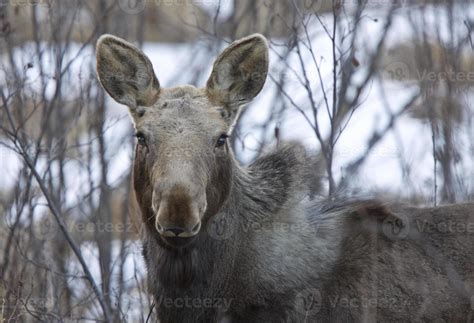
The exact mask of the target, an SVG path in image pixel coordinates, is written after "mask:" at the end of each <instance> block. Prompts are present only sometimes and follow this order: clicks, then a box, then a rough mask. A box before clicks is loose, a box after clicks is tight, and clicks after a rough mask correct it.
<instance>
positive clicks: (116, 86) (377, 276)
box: [97, 35, 474, 323]
mask: <svg viewBox="0 0 474 323" xmlns="http://www.w3.org/2000/svg"><path fill="white" fill-rule="evenodd" d="M267 71H268V48H267V43H266V40H265V38H264V37H263V36H261V35H252V36H249V37H246V38H243V39H241V40H239V41H236V42H234V43H232V44H231V45H230V46H229V47H227V48H226V49H225V50H224V51H223V52H222V54H220V56H219V57H218V58H217V60H216V61H215V63H214V66H213V70H212V73H211V75H210V77H209V80H208V81H207V85H206V87H205V88H195V87H193V86H189V85H186V86H179V87H174V88H168V89H164V88H162V87H160V83H159V81H158V79H157V77H156V75H155V72H154V70H153V67H152V64H151V63H150V60H149V59H148V58H147V56H146V55H145V54H144V53H143V52H142V51H141V50H139V49H138V48H136V47H134V46H133V45H131V44H130V43H128V42H126V41H124V40H122V39H119V38H117V37H114V36H111V35H104V36H102V37H101V38H100V39H99V41H98V43H97V72H98V76H99V79H100V82H101V83H102V85H103V87H104V89H105V90H106V91H107V92H108V93H109V94H110V96H111V97H112V98H114V99H115V100H116V101H117V102H119V103H121V104H124V105H126V106H128V107H129V109H130V114H131V117H132V119H133V122H134V125H135V129H136V137H137V145H136V151H135V161H134V166H133V182H134V189H135V191H136V197H137V201H138V204H139V206H140V210H141V213H142V217H143V222H144V226H145V227H146V230H145V233H144V236H143V247H144V257H145V261H146V264H147V270H148V271H147V272H148V285H149V290H150V292H151V294H152V295H153V296H154V299H155V303H156V308H157V314H158V317H159V320H160V322H162V323H167V322H171V323H177V322H221V321H222V322H328V321H333V322H345V321H364V322H375V321H381V322H391V321H399V322H408V321H413V322H421V321H432V320H442V321H445V322H467V321H470V322H471V321H472V320H473V318H474V317H473V312H474V311H473V306H474V304H473V303H474V269H473V268H474V211H473V209H474V205H473V204H461V205H451V206H443V207H439V208H427V209H419V208H413V207H404V206H397V205H389V204H382V203H379V202H377V201H370V200H367V201H344V200H342V199H339V200H334V201H326V202H324V201H315V200H313V199H311V198H309V197H308V191H309V188H308V187H309V185H310V183H308V180H307V179H308V178H309V176H308V174H310V172H311V169H310V168H309V167H308V165H309V164H310V160H309V159H310V157H308V156H307V154H306V153H305V150H304V149H303V147H302V146H300V145H298V144H295V143H290V144H286V145H282V146H281V147H280V148H279V149H277V150H275V151H273V152H271V153H269V154H267V155H265V156H263V157H260V158H259V159H257V160H256V161H255V162H254V163H252V164H251V165H250V166H248V167H242V166H240V165H239V164H238V163H237V161H236V160H235V158H234V156H233V153H232V150H231V148H230V146H229V144H228V137H229V136H230V135H231V132H232V128H233V125H234V122H235V120H236V119H237V117H238V115H239V112H240V109H241V107H242V106H243V105H245V104H246V103H248V102H250V101H251V100H252V99H253V98H254V97H255V96H256V95H257V94H258V93H259V92H260V90H261V89H262V87H263V85H264V82H265V79H266V76H267ZM443 228H445V229H443Z"/></svg>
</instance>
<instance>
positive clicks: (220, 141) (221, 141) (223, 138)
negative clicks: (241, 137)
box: [216, 133, 229, 147]
mask: <svg viewBox="0 0 474 323" xmlns="http://www.w3.org/2000/svg"><path fill="white" fill-rule="evenodd" d="M227 137H229V136H228V135H227V134H225V133H223V134H222V135H220V137H219V139H217V142H216V147H222V146H224V145H225V141H226V139H227Z"/></svg>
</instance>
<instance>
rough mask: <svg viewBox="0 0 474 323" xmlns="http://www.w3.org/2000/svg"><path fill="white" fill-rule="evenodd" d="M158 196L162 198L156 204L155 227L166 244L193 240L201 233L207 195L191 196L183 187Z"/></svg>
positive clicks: (175, 187) (174, 188)
mask: <svg viewBox="0 0 474 323" xmlns="http://www.w3.org/2000/svg"><path fill="white" fill-rule="evenodd" d="M156 196H160V197H161V198H160V200H159V201H156V202H155V205H156V206H157V207H156V209H155V212H156V218H155V227H156V230H157V231H158V233H159V234H160V235H161V237H162V238H164V240H165V241H166V242H168V243H170V244H177V242H178V240H179V239H178V238H193V237H194V236H196V235H197V234H198V233H199V231H200V230H201V218H202V214H203V213H204V210H205V195H204V197H202V196H199V195H196V194H194V195H191V194H189V190H187V189H184V188H183V187H182V186H173V188H172V189H171V190H169V191H167V192H163V193H161V194H156ZM191 196H192V197H191ZM200 197H201V198H200ZM201 200H202V201H203V202H202V203H200V201H201ZM181 242H182V241H181Z"/></svg>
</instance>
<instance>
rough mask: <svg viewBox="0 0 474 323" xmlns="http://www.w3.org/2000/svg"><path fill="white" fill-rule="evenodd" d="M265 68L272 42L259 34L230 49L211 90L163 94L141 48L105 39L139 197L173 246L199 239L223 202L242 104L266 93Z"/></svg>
mask: <svg viewBox="0 0 474 323" xmlns="http://www.w3.org/2000/svg"><path fill="white" fill-rule="evenodd" d="M267 70H268V49H267V45H266V41H265V39H264V38H263V37H262V36H260V35H253V36H249V37H247V38H244V39H241V40H239V41H237V42H234V43H232V44H231V45H230V46H229V47H228V48H227V49H226V50H224V52H223V53H222V54H221V55H220V56H219V57H218V58H217V60H216V62H215V64H214V68H213V71H212V73H211V76H210V78H209V80H208V82H207V86H206V87H205V88H201V89H197V88H195V87H193V86H181V87H175V88H169V89H163V88H161V87H160V84H159V82H158V79H157V78H156V76H155V73H154V71H153V67H152V65H151V63H150V61H149V59H148V58H147V57H146V56H145V54H143V53H142V52H141V51H140V50H139V49H138V48H136V47H134V46H133V45H131V44H130V43H127V42H126V41H124V40H122V39H119V38H116V37H114V36H110V35H104V36H102V37H101V38H100V39H99V41H98V43H97V72H98V76H99V79H100V81H101V83H102V85H103V87H104V89H105V90H106V91H107V92H108V93H109V94H110V95H111V96H112V97H113V98H114V99H115V100H116V101H117V102H119V103H122V104H125V105H127V106H128V107H129V109H130V112H131V116H132V118H133V121H134V124H135V129H136V135H137V139H138V140H137V149H136V156H135V166H134V167H135V169H134V173H135V174H134V181H135V189H136V191H137V199H138V201H139V204H141V207H142V209H145V210H147V209H150V210H152V214H153V217H154V219H153V223H154V227H155V229H156V230H157V231H158V233H159V234H160V235H161V237H162V238H163V240H164V241H166V242H167V243H168V244H170V245H179V244H182V243H183V242H182V241H180V240H183V239H185V240H186V239H187V240H189V238H191V237H194V236H195V235H197V234H198V233H199V232H200V227H201V223H202V221H203V219H204V216H205V214H208V213H215V212H217V211H218V208H219V206H220V205H221V204H222V202H223V199H224V197H225V196H224V195H225V194H224V193H225V192H228V190H229V186H230V177H231V173H230V168H231V167H230V163H231V162H232V160H231V158H232V157H231V155H230V154H231V152H230V151H229V147H228V146H227V144H226V138H227V137H228V136H229V135H230V133H231V130H232V125H233V123H234V121H235V119H236V117H237V116H238V113H239V108H240V106H241V105H242V104H245V103H247V102H249V101H250V100H252V99H253V98H254V97H255V96H256V95H257V94H258V93H259V92H260V90H261V89H262V87H263V84H264V82H265V79H266V75H267ZM145 220H148V219H145Z"/></svg>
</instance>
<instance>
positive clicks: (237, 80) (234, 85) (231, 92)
mask: <svg viewBox="0 0 474 323" xmlns="http://www.w3.org/2000/svg"><path fill="white" fill-rule="evenodd" d="M267 73H268V45H267V41H266V39H265V37H263V36H262V35H260V34H254V35H251V36H248V37H245V38H242V39H240V40H238V41H235V42H233V43H232V44H230V46H229V47H227V48H226V49H225V50H224V51H223V52H222V54H220V55H219V57H218V58H217V59H216V61H215V63H214V67H213V70H212V73H211V76H210V77H209V80H208V81H207V89H206V91H207V95H208V97H209V99H210V100H211V102H213V103H214V104H216V105H220V106H223V107H224V108H226V109H231V110H238V107H239V106H240V105H242V104H245V103H248V102H250V101H251V100H252V99H253V98H254V97H255V96H257V94H258V93H259V92H260V91H261V90H262V88H263V85H264V84H265V80H266V78H267ZM229 112H232V111H229ZM233 112H235V111H233Z"/></svg>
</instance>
